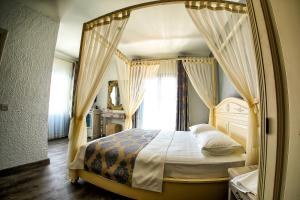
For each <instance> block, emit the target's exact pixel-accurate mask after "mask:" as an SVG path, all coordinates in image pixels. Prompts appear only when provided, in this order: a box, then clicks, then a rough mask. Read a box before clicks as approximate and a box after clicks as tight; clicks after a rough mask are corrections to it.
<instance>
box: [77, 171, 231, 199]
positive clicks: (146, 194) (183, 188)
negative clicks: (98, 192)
mask: <svg viewBox="0 0 300 200" xmlns="http://www.w3.org/2000/svg"><path fill="white" fill-rule="evenodd" d="M78 175H79V177H80V178H81V179H83V180H85V181H87V182H89V183H92V184H94V185H96V186H98V187H100V188H103V189H105V190H108V191H111V192H114V193H117V194H120V195H122V196H126V197H129V198H132V199H137V200H153V199H164V200H182V199H207V200H219V199H226V198H227V193H228V178H212V179H195V180H193V179H173V178H167V179H166V178H164V181H163V192H161V193H159V192H152V191H148V190H143V189H137V188H133V187H130V186H128V185H124V184H120V183H118V182H115V181H112V180H110V179H107V178H105V177H102V176H100V175H97V174H94V173H91V172H87V171H84V170H78Z"/></svg>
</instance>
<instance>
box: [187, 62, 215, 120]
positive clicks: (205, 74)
mask: <svg viewBox="0 0 300 200" xmlns="http://www.w3.org/2000/svg"><path fill="white" fill-rule="evenodd" d="M183 66H184V69H185V71H186V73H187V75H188V77H189V79H190V81H191V83H192V85H193V87H194V89H195V91H196V92H197V94H198V95H199V97H200V98H201V99H202V101H203V102H204V104H205V105H206V106H207V107H208V108H209V124H211V125H214V107H215V105H216V95H217V91H216V62H215V60H214V59H213V58H201V59H199V58H187V59H184V60H183Z"/></svg>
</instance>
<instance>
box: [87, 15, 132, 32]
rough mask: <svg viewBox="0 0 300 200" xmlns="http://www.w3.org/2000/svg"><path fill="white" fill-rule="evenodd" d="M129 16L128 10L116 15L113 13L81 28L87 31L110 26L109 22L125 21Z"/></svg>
mask: <svg viewBox="0 0 300 200" xmlns="http://www.w3.org/2000/svg"><path fill="white" fill-rule="evenodd" d="M129 16H130V11H128V10H124V11H120V12H117V13H113V14H111V15H105V16H103V17H100V18H98V19H97V20H95V21H93V22H91V23H86V24H85V26H84V27H83V28H84V30H85V31H89V30H92V29H94V28H96V27H98V26H102V25H107V24H110V23H111V21H113V20H123V19H127V18H129Z"/></svg>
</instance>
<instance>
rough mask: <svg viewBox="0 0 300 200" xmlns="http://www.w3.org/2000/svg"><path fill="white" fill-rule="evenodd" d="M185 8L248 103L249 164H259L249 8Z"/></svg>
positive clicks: (190, 5) (197, 4) (214, 5)
mask: <svg viewBox="0 0 300 200" xmlns="http://www.w3.org/2000/svg"><path fill="white" fill-rule="evenodd" d="M186 8H187V11H188V13H189V15H190V16H191V18H192V20H193V21H194V23H195V25H196V26H197V28H198V30H199V32H200V33H201V34H202V35H203V36H204V38H205V39H206V42H207V44H208V46H209V48H210V49H211V51H212V52H213V55H214V57H215V58H216V60H217V61H218V63H219V64H220V66H221V67H222V69H223V71H224V72H225V74H226V75H227V76H228V77H229V79H230V80H231V82H232V83H233V85H234V86H235V88H236V89H237V91H238V92H239V93H240V94H241V96H242V97H243V98H244V100H245V101H247V102H248V104H249V127H250V128H249V134H248V137H247V149H246V152H247V153H246V165H251V164H257V162H258V147H259V140H258V138H259V137H258V134H259V131H258V109H257V108H258V107H257V103H258V99H259V92H258V79H257V66H256V57H255V50H254V44H253V37H252V32H251V26H250V20H249V16H248V14H247V7H246V6H241V5H234V4H231V5H230V3H226V4H223V6H221V3H213V2H194V1H189V2H187V3H186ZM216 8H218V9H216Z"/></svg>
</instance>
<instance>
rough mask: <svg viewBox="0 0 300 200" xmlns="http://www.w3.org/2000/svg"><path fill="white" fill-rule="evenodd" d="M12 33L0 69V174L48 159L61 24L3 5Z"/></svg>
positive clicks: (1, 13) (0, 10) (0, 21)
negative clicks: (4, 108)
mask: <svg viewBox="0 0 300 200" xmlns="http://www.w3.org/2000/svg"><path fill="white" fill-rule="evenodd" d="M0 27H1V28H4V29H7V30H8V37H7V40H6V44H5V47H4V52H3V57H2V61H1V64H0V103H2V104H8V106H9V107H8V111H6V112H4V111H0V170H1V169H5V168H10V167H14V166H18V165H22V164H26V163H31V162H35V161H39V160H43V159H46V158H47V148H48V147H47V131H48V129H47V119H48V103H49V93H50V92H49V90H50V78H51V71H52V62H53V57H54V49H55V44H56V37H57V32H58V27H59V22H55V21H53V20H51V19H50V18H48V17H45V16H43V15H42V14H40V13H38V12H36V11H33V10H32V9H30V8H28V7H26V6H23V5H22V4H20V3H15V2H14V1H9V0H1V1H0Z"/></svg>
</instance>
